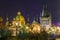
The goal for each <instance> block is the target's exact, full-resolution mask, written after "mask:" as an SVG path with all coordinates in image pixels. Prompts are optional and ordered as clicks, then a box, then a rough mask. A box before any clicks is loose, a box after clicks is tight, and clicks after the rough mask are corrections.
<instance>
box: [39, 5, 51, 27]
mask: <svg viewBox="0 0 60 40" xmlns="http://www.w3.org/2000/svg"><path fill="white" fill-rule="evenodd" d="M40 24H41V26H42V27H44V28H45V27H46V28H49V27H51V14H50V13H49V12H48V10H47V5H45V4H44V5H43V9H42V15H41V17H40Z"/></svg>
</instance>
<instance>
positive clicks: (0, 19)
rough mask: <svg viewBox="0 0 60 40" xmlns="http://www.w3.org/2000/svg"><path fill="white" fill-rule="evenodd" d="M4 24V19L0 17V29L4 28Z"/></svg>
mask: <svg viewBox="0 0 60 40" xmlns="http://www.w3.org/2000/svg"><path fill="white" fill-rule="evenodd" d="M2 22H3V18H2V17H0V28H2Z"/></svg>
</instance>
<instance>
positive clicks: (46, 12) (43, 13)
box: [42, 0, 49, 17]
mask: <svg viewBox="0 0 60 40" xmlns="http://www.w3.org/2000/svg"><path fill="white" fill-rule="evenodd" d="M43 2H44V3H43V9H42V16H43V17H49V14H48V10H47V4H46V0H43Z"/></svg>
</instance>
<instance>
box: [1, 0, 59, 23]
mask: <svg viewBox="0 0 60 40" xmlns="http://www.w3.org/2000/svg"><path fill="white" fill-rule="evenodd" d="M43 2H44V1H43V0H0V16H2V17H3V18H4V20H5V18H6V17H7V16H8V18H9V21H11V20H12V19H13V18H14V17H15V16H16V14H17V12H18V10H20V11H21V12H22V15H23V16H24V17H25V20H27V17H28V15H29V18H30V22H32V21H33V19H34V18H37V17H39V16H40V14H41V11H42V8H43ZM46 4H47V9H48V11H50V12H51V14H52V22H53V23H55V22H59V21H60V0H46Z"/></svg>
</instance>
